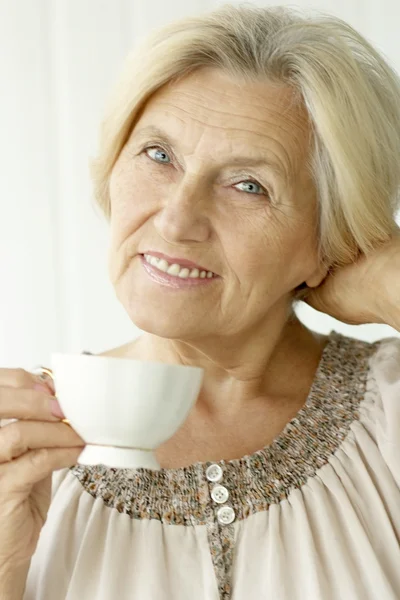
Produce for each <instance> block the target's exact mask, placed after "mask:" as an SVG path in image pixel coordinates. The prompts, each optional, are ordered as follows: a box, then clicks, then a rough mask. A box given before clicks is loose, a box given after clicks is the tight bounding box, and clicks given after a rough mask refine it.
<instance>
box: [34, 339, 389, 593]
mask: <svg viewBox="0 0 400 600" xmlns="http://www.w3.org/2000/svg"><path fill="white" fill-rule="evenodd" d="M399 598H400V339H399V338H387V339H384V340H381V341H379V342H375V343H368V342H364V341H359V340H355V339H352V338H349V337H346V336H343V335H341V334H339V333H338V332H335V331H332V332H331V333H330V335H329V340H328V343H327V345H326V346H325V349H324V352H323V355H322V357H321V361H320V364H319V367H318V370H317V373H316V376H315V379H314V382H313V385H312V388H311V390H310V393H309V396H308V399H307V401H306V403H305V404H304V406H303V407H302V408H301V409H300V411H299V412H298V413H297V415H296V416H295V417H294V418H293V419H292V420H291V421H290V422H289V423H288V424H287V425H286V427H285V428H284V430H283V431H282V433H281V434H280V435H279V436H278V437H277V438H276V439H275V440H274V442H273V443H272V444H271V445H269V446H266V447H265V448H263V449H261V450H259V451H258V452H255V453H254V454H252V455H249V456H244V457H243V458H240V459H235V460H229V461H223V460H221V461H218V462H215V463H212V462H207V463H201V462H198V463H195V464H193V465H190V466H188V467H184V468H179V469H162V470H161V471H151V470H147V469H137V470H134V469H132V470H130V469H112V468H107V467H104V466H102V465H98V466H95V467H85V466H82V465H76V466H75V467H73V468H71V469H62V470H60V471H57V472H56V473H55V474H54V485H53V499H52V504H51V506H50V511H49V514H48V520H47V522H46V524H45V526H44V528H43V530H42V533H41V536H40V539H39V544H38V547H37V550H36V553H35V555H34V557H33V559H32V563H31V567H30V571H29V575H28V581H27V587H26V592H25V595H24V600H252V599H254V600H264V599H265V600H267V599H268V600H272V599H273V600H399Z"/></svg>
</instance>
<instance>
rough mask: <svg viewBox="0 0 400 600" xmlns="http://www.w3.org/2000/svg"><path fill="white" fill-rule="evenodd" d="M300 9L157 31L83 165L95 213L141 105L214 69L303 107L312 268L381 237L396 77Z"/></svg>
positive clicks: (394, 189) (388, 228) (332, 24)
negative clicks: (263, 85) (286, 88)
mask: <svg viewBox="0 0 400 600" xmlns="http://www.w3.org/2000/svg"><path fill="white" fill-rule="evenodd" d="M310 13H311V14H307V13H305V11H300V10H296V9H293V8H290V9H289V8H285V7H266V8H260V7H255V6H254V5H246V4H245V5H240V6H233V5H230V4H226V5H224V6H222V7H221V8H219V9H217V10H214V11H212V12H208V13H204V14H201V15H199V16H195V17H188V18H183V19H180V20H178V21H174V22H172V23H169V24H167V25H166V26H164V27H162V28H161V29H158V30H156V31H155V32H153V33H152V34H151V35H149V36H148V37H147V38H146V39H145V41H144V42H142V43H141V44H140V46H138V47H137V48H135V49H134V51H133V52H132V53H131V54H130V55H129V56H128V57H127V60H126V62H125V65H124V67H123V69H122V72H121V75H120V78H119V81H118V82H117V83H116V86H115V88H114V89H113V93H112V95H111V97H110V99H109V102H108V105H107V109H106V114H105V117H104V120H103V122H102V125H101V130H100V138H99V150H98V155H97V156H96V157H95V158H94V159H92V161H91V165H90V166H91V175H92V180H93V185H94V196H95V200H96V202H97V203H98V205H99V206H100V208H101V210H102V211H103V213H104V215H105V216H106V217H107V218H108V219H109V218H110V214H111V207H110V195H109V180H110V174H111V172H112V169H113V166H114V164H115V162H116V160H117V158H118V156H119V154H120V152H121V150H122V148H123V146H124V144H125V143H126V141H127V140H128V138H129V135H130V132H131V131H132V128H133V126H134V124H135V121H136V120H137V118H138V116H139V114H140V111H141V109H142V108H143V107H144V106H145V103H146V101H147V100H148V99H149V98H150V97H151V95H152V94H153V93H154V92H156V91H157V90H158V89H159V88H161V87H162V86H163V85H165V84H167V83H173V82H175V81H178V80H179V79H181V78H182V77H185V75H188V74H189V73H191V72H193V71H194V70H195V69H199V68H202V67H217V68H220V69H222V70H223V71H225V72H226V73H228V74H230V75H231V76H233V77H237V78H242V79H243V78H244V80H245V81H246V80H253V81H254V80H257V81H260V79H261V80H266V81H271V82H281V83H283V84H288V85H290V86H292V88H293V90H294V92H295V94H296V96H297V98H298V99H299V101H302V102H303V103H304V105H305V107H306V109H307V111H308V114H309V119H310V124H311V129H312V142H313V144H312V152H311V155H310V157H309V164H308V167H309V169H310V174H311V175H312V177H313V180H314V183H315V187H316V191H317V198H318V206H319V213H318V232H317V240H318V252H319V258H320V260H321V261H322V263H323V264H324V265H325V266H327V267H331V268H332V267H336V266H341V265H343V264H346V263H349V262H352V261H353V260H355V259H356V258H357V256H358V255H359V254H360V253H365V254H367V253H368V252H369V251H371V250H373V249H374V248H375V247H376V246H377V245H379V244H380V243H382V242H384V241H386V240H388V239H389V238H390V236H391V235H392V234H393V233H394V232H395V231H396V230H397V225H396V221H395V217H396V211H397V210H398V208H399V195H398V193H399V183H400V168H399V160H400V79H399V77H398V75H397V74H396V72H395V71H394V69H393V68H392V67H391V66H390V65H389V63H388V61H387V59H385V58H384V57H383V56H382V55H381V54H380V53H378V52H377V50H376V49H374V47H373V46H372V45H371V44H370V43H369V42H368V41H367V40H366V39H365V38H364V37H363V36H362V35H360V34H359V33H358V32H357V31H356V30H355V29H353V28H352V27H351V26H350V25H349V24H347V23H346V22H344V21H343V20H341V19H339V18H336V17H333V16H331V15H326V14H325V13H321V12H316V11H310ZM302 295H303V296H305V295H306V292H300V294H299V293H298V295H297V298H301V296H302Z"/></svg>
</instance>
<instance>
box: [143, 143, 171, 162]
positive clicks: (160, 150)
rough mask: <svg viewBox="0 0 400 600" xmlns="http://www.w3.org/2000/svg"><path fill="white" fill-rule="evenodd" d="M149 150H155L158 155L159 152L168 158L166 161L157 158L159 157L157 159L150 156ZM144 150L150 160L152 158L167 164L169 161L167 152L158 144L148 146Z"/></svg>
mask: <svg viewBox="0 0 400 600" xmlns="http://www.w3.org/2000/svg"><path fill="white" fill-rule="evenodd" d="M150 150H155V152H156V153H158V155H160V154H161V155H164V157H166V158H167V159H168V160H167V161H165V160H162V159H161V160H159V159H157V158H152V157H151V156H150V155H149V151H150ZM145 152H146V153H147V154H148V156H150V158H151V160H154V161H155V162H161V163H164V164H168V163H169V162H170V160H169V158H168V154H167V153H166V152H165V150H163V149H162V148H160V147H159V146H150V147H149V148H145Z"/></svg>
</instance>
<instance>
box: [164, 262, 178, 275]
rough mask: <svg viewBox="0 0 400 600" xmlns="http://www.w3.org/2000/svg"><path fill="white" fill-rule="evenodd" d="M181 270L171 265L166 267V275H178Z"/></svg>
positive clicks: (175, 265)
mask: <svg viewBox="0 0 400 600" xmlns="http://www.w3.org/2000/svg"><path fill="white" fill-rule="evenodd" d="M180 270H181V268H180V266H179V265H177V264H173V265H171V266H170V267H168V270H167V273H168V274H169V275H179V271H180Z"/></svg>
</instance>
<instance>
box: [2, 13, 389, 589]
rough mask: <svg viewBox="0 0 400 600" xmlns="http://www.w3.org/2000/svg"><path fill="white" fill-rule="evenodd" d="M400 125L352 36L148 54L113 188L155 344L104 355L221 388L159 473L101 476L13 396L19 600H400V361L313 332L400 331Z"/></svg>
mask: <svg viewBox="0 0 400 600" xmlns="http://www.w3.org/2000/svg"><path fill="white" fill-rule="evenodd" d="M399 123H400V86H399V81H398V79H397V76H396V74H395V73H394V72H393V71H392V70H391V68H390V67H389V66H388V65H387V64H386V62H385V61H384V59H383V58H382V57H381V56H380V55H379V54H378V53H377V52H376V51H375V50H374V49H373V48H372V47H371V46H370V45H369V44H368V42H367V41H366V40H365V39H364V38H363V37H361V36H360V35H359V34H358V33H357V32H356V31H354V30H353V29H352V28H351V27H350V26H349V25H347V24H345V23H344V22H342V21H341V20H339V19H336V18H328V17H324V16H318V15H317V16H315V15H314V16H313V17H310V16H307V17H306V16H302V15H301V14H298V13H297V12H294V11H292V10H287V9H282V8H256V7H249V6H245V7H240V8H235V7H233V6H229V5H227V6H224V7H223V8H222V9H219V10H218V11H215V12H211V13H206V14H205V15H201V16H199V17H197V18H190V19H184V20H181V21H178V22H175V23H173V24H170V25H168V26H167V27H164V28H163V29H162V30H159V31H157V32H156V33H155V34H153V35H152V36H151V37H150V38H149V39H148V40H147V41H146V42H145V43H144V44H142V46H140V48H138V49H136V51H135V52H134V55H133V59H132V60H131V59H129V60H128V62H127V66H126V69H125V70H124V71H123V73H122V77H121V80H120V81H119V83H118V85H117V86H116V92H115V95H114V96H113V97H112V98H111V101H110V104H109V107H108V113H107V115H106V117H105V120H104V123H103V128H102V136H101V138H100V149H99V155H98V156H97V157H96V160H95V161H94V163H93V169H92V174H93V180H94V189H95V194H96V198H97V201H98V203H99V204H100V206H101V208H102V209H103V211H104V213H105V215H106V216H107V217H108V218H109V220H110V224H111V248H110V276H111V280H112V283H113V285H114V287H115V290H116V294H117V297H118V299H119V300H120V302H121V303H122V305H123V306H124V308H125V310H126V311H127V313H128V315H129V316H130V318H131V319H132V321H133V322H134V323H135V324H136V325H137V326H138V327H139V328H140V329H142V330H143V331H144V333H143V335H141V336H140V337H139V338H137V339H135V340H133V341H130V342H128V343H127V344H125V345H124V346H122V347H120V348H116V349H112V350H109V351H106V352H103V353H102V355H103V356H115V357H128V358H135V359H136V358H138V359H142V360H156V361H161V362H168V363H170V362H172V363H178V364H183V365H196V366H200V367H202V368H204V370H205V376H204V383H203V386H202V389H201V391H200V394H199V397H198V400H197V403H196V404H195V406H194V408H193V410H192V412H191V413H190V414H189V416H188V418H187V420H186V422H185V423H184V425H183V426H182V427H181V428H180V429H179V430H178V431H177V433H176V434H175V435H174V436H173V437H172V438H171V439H169V440H168V441H167V442H166V443H165V444H163V445H162V446H161V447H160V448H159V449H158V451H157V458H158V460H159V462H160V464H161V466H162V468H161V470H160V471H153V470H150V469H145V468H143V469H137V470H133V469H131V470H129V469H115V468H107V467H106V466H104V465H96V466H94V467H87V466H83V465H77V464H76V462H77V457H78V455H79V453H80V451H81V449H82V446H83V445H84V441H83V440H82V439H81V438H80V437H79V436H78V435H77V433H76V432H74V430H73V429H72V428H70V427H68V425H66V424H65V423H63V422H61V421H60V419H61V418H62V417H63V415H62V414H60V412H59V411H58V406H57V400H56V398H54V397H51V396H52V395H53V394H54V393H56V392H55V390H54V389H52V390H51V392H50V390H49V388H47V387H46V388H45V389H46V390H47V393H45V392H43V391H41V390H40V389H36V386H37V380H36V379H35V377H34V375H33V374H32V373H28V372H26V371H23V370H12V369H2V370H1V371H0V377H1V388H0V390H1V391H0V416H1V417H2V418H3V419H12V418H14V419H18V420H16V421H15V420H14V421H13V422H12V423H8V424H7V426H5V427H3V428H2V429H1V430H0V463H1V464H0V531H1V539H0V597H1V598H2V600H6V599H9V600H15V599H21V598H24V599H25V600H61V599H63V600H64V599H68V600H86V599H87V600H89V599H90V600H92V599H93V600H114V599H118V600H128V599H129V600H130V599H132V598H134V599H135V600H167V599H168V600H169V599H170V600H189V599H190V600H217V599H223V600H228V599H231V600H247V599H248V598H255V599H257V600H258V599H263V598H274V599H277V600H304V599H307V600H361V599H362V600H378V599H379V600H382V599H385V600H395V599H398V598H399V597H400V569H399V565H400V544H399V541H400V341H399V339H398V338H396V337H389V338H386V339H383V340H380V341H379V342H374V343H367V342H364V341H360V340H357V339H353V338H350V337H346V336H344V335H342V334H339V333H338V332H336V331H332V332H331V333H330V334H329V335H327V336H323V335H318V334H317V333H315V332H313V331H311V330H309V329H308V328H307V327H305V326H304V325H303V324H302V323H301V322H300V321H299V320H298V318H297V317H296V314H295V312H294V310H293V306H294V304H295V303H296V302H297V301H299V299H304V300H307V301H308V302H309V303H310V304H311V305H312V306H314V307H315V308H317V309H319V310H321V311H324V312H327V313H328V314H331V315H333V316H335V317H337V318H339V319H341V320H343V321H345V322H347V323H353V324H359V323H371V322H376V323H386V324H388V325H391V326H392V327H394V328H396V329H398V330H400V306H399V297H400V296H399V288H400V285H399V273H400V241H399V240H400V238H399V236H398V228H397V225H396V222H395V213H396V209H397V208H398V189H399V182H400V169H399V166H398V163H399V156H400V127H399ZM35 382H36V384H35ZM149 385H150V384H149ZM49 392H50V393H49ZM51 411H52V412H51ZM94 418H95V415H94ZM51 481H52V483H53V487H52V494H51V497H50V483H51ZM44 523H45V525H44V527H43V529H42V526H43V524H44ZM39 534H40V537H39Z"/></svg>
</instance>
